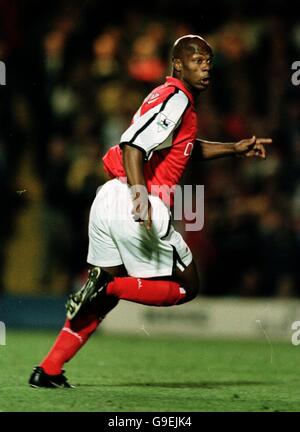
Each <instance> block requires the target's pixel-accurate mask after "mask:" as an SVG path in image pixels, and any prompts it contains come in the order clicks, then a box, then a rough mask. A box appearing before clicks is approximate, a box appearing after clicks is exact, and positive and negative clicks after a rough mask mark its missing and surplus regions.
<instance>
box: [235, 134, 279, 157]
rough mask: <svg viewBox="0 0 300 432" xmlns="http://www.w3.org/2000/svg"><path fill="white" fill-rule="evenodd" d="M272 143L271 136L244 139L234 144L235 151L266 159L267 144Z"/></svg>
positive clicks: (239, 153)
mask: <svg viewBox="0 0 300 432" xmlns="http://www.w3.org/2000/svg"><path fill="white" fill-rule="evenodd" d="M267 144H272V139H271V138H256V136H255V135H253V137H252V138H249V139H243V140H241V141H239V142H237V143H236V144H235V145H234V150H235V153H236V154H237V155H239V156H245V157H259V158H261V159H266V149H265V145H267Z"/></svg>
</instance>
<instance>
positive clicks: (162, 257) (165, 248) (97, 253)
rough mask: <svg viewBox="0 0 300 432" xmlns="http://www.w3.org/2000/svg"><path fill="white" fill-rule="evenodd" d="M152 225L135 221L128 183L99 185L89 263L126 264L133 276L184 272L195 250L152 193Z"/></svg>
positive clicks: (116, 180) (108, 265)
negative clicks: (175, 271)
mask: <svg viewBox="0 0 300 432" xmlns="http://www.w3.org/2000/svg"><path fill="white" fill-rule="evenodd" d="M149 199H150V202H151V206H152V227H151V230H147V229H146V227H145V226H144V225H140V224H139V223H138V222H135V221H134V219H133V216H132V214H131V211H132V208H133V205H132V199H131V195H130V189H129V186H128V185H127V183H123V182H121V181H120V180H118V179H114V180H109V181H108V182H107V183H105V184H104V185H103V186H102V187H101V188H99V190H98V192H97V195H96V198H95V200H94V202H93V204H92V207H91V211H90V219H89V250H88V257H87V262H88V263H89V264H92V265H95V266H100V267H114V266H118V265H121V264H123V265H124V266H125V268H126V270H127V272H128V274H129V276H134V277H143V278H150V277H157V276H170V275H171V274H172V273H173V270H174V268H175V267H178V268H179V269H180V270H181V271H183V270H184V269H185V268H186V267H187V266H188V265H189V264H190V263H191V261H192V259H193V257H192V253H191V251H190V249H189V247H188V246H187V244H186V243H185V241H184V240H183V238H182V236H181V235H180V234H179V233H178V232H177V231H175V229H174V227H173V226H172V224H171V220H170V212H169V210H168V208H167V207H166V205H165V204H164V203H163V202H162V201H161V200H160V198H158V197H156V196H149Z"/></svg>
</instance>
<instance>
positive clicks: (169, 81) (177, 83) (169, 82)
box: [166, 76, 195, 104]
mask: <svg viewBox="0 0 300 432" xmlns="http://www.w3.org/2000/svg"><path fill="white" fill-rule="evenodd" d="M166 84H167V85H172V86H175V87H177V88H179V89H180V90H182V91H183V93H185V94H186V95H187V97H188V98H189V100H190V102H191V103H192V104H194V103H195V99H194V96H193V95H192V93H191V92H190V91H189V90H188V89H187V88H186V87H185V86H184V84H183V82H182V81H180V80H179V79H178V78H174V77H172V76H167V78H166Z"/></svg>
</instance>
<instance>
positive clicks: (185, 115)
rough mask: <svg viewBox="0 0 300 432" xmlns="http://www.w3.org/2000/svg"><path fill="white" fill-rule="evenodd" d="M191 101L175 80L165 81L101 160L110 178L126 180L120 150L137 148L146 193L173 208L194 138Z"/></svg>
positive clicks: (144, 103)
mask: <svg viewBox="0 0 300 432" xmlns="http://www.w3.org/2000/svg"><path fill="white" fill-rule="evenodd" d="M197 130H198V127H197V114H196V111H195V105H194V98H193V96H192V94H191V93H190V92H189V91H188V90H187V89H186V88H185V87H184V85H183V83H182V81H180V80H178V79H177V78H173V77H167V79H166V82H165V83H164V84H163V85H161V86H159V87H157V88H155V89H154V90H153V91H152V92H151V93H150V94H149V95H148V96H147V97H146V99H145V100H144V102H143V103H142V105H141V106H140V108H139V109H138V111H137V112H136V114H135V115H134V117H133V119H132V123H131V125H130V126H129V128H128V129H127V130H126V131H125V132H124V133H123V135H122V136H121V140H120V144H119V145H116V146H114V147H112V148H111V149H109V150H108V152H107V153H106V154H105V156H104V157H103V163H104V168H105V170H106V172H107V173H108V174H109V175H110V176H111V177H112V178H115V177H126V173H125V170H124V167H123V162H122V146H124V145H125V144H127V145H131V146H133V147H137V148H139V149H140V150H141V151H142V152H143V154H144V159H145V164H144V176H145V181H146V185H147V189H148V192H149V193H152V194H153V195H159V196H160V198H161V199H162V200H163V201H164V202H165V203H166V204H167V205H172V204H173V195H174V191H175V187H176V185H177V184H178V183H179V181H180V179H181V177H182V175H183V172H184V170H185V168H186V166H187V163H188V161H189V158H190V155H191V153H192V150H193V146H194V142H195V139H196V135H197Z"/></svg>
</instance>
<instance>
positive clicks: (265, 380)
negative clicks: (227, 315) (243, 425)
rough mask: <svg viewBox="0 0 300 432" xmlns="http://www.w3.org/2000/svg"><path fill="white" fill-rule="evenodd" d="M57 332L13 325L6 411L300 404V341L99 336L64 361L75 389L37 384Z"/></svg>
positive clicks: (294, 407) (4, 351)
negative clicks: (37, 369) (35, 374)
mask: <svg viewBox="0 0 300 432" xmlns="http://www.w3.org/2000/svg"><path fill="white" fill-rule="evenodd" d="M55 337H56V334H55V333H53V332H29V331H28V332H25V331H23V332H17V331H10V330H8V331H7V338H6V346H0V368H1V372H2V373H1V385H0V410H1V411H9V412H28V411H32V412H38V411H42V412H56V411H67V412H75V411H78V412H79V411H80V412H82V411H85V412H91V411H97V412H104V411H109V412H120V411H122V412H123V411H157V412H170V411H171V412H172V411H173V412H174V411H185V412H187V411H199V412H201V411H206V412H216V411H217V412H227V411H246V412H250V411H256V412H258V411H269V412H270V411H289V412H291V411H300V386H299V381H300V380H299V356H300V347H297V346H293V345H292V344H291V343H272V345H270V344H268V342H267V341H261V342H241V341H198V340H194V339H186V338H176V339H175V338H169V337H160V338H157V337H152V336H147V335H145V336H137V337H128V336H126V337H124V336H107V335H105V334H102V333H101V332H99V333H97V334H96V335H94V336H93V337H92V338H91V339H90V341H89V342H88V343H87V345H86V346H85V347H84V348H83V349H82V350H81V351H80V352H79V354H78V355H77V356H76V357H75V358H74V359H73V360H72V361H71V362H70V364H68V365H66V375H67V377H68V379H69V381H70V382H71V383H72V384H75V385H77V388H76V389H72V390H68V389H63V390H52V389H49V390H47V389H32V388H30V387H29V386H28V384H27V381H28V377H29V374H30V373H31V370H32V367H33V366H34V365H36V364H38V363H39V361H40V360H41V359H42V358H43V357H44V356H45V354H46V353H47V351H48V349H49V348H50V346H51V345H52V343H53V341H54V338H55Z"/></svg>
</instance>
